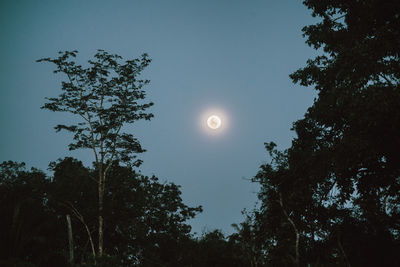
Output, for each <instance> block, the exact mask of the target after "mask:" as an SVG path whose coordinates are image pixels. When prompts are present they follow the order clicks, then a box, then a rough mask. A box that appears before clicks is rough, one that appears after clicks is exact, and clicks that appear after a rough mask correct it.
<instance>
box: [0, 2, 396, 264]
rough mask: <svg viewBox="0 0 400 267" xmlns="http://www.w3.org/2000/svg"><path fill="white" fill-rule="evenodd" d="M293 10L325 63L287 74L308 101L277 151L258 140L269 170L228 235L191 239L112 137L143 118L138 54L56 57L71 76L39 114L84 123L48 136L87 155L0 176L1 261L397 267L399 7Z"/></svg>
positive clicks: (171, 191) (126, 148)
mask: <svg viewBox="0 0 400 267" xmlns="http://www.w3.org/2000/svg"><path fill="white" fill-rule="evenodd" d="M304 4H305V5H306V6H307V7H308V8H310V9H311V10H312V12H313V16H315V17H318V18H320V21H319V22H318V23H316V24H314V25H310V26H307V27H305V28H304V29H303V32H304V36H305V37H306V38H307V40H306V42H307V44H309V45H310V46H312V47H313V48H315V49H317V50H319V51H321V53H322V54H321V55H320V56H317V57H316V58H314V59H310V60H309V61H307V65H306V66H305V67H304V68H302V69H299V70H298V71H296V72H295V73H293V74H291V75H290V77H291V79H292V80H293V82H295V83H299V84H301V85H303V86H312V87H314V88H315V90H316V91H317V93H318V96H317V98H316V99H315V101H314V103H313V105H312V106H311V107H310V108H309V109H308V110H307V112H306V114H305V115H304V118H302V119H300V120H298V121H296V122H295V123H294V124H293V130H294V131H295V133H296V137H295V138H294V139H293V141H292V145H291V146H290V147H289V148H288V149H286V150H284V151H280V150H278V149H277V148H276V145H275V144H274V143H273V142H267V143H265V147H266V150H267V152H268V153H269V159H270V160H271V161H270V162H269V163H266V164H264V165H262V166H261V167H260V170H259V171H258V173H257V174H256V175H255V176H254V177H253V182H256V183H259V184H260V191H259V192H258V198H259V206H258V208H256V209H254V210H253V211H250V212H249V213H247V214H246V219H245V221H244V222H243V223H241V224H239V225H234V227H235V229H236V232H235V233H234V234H232V235H230V236H224V235H223V234H222V233H221V232H220V231H218V230H215V231H211V232H209V233H205V234H204V235H203V236H201V237H198V238H195V237H193V236H191V235H190V226H189V225H188V224H187V220H188V219H191V218H193V217H194V216H195V215H196V214H198V213H199V212H201V207H188V206H186V205H185V204H183V203H182V199H181V198H180V193H181V192H180V190H179V186H177V185H174V184H165V183H160V182H159V180H158V179H157V178H156V177H146V176H143V175H141V174H140V173H137V172H135V167H137V166H139V165H140V161H138V160H137V159H136V153H140V152H143V151H144V150H143V149H142V148H141V146H140V144H139V142H138V140H136V139H135V138H134V137H133V135H131V134H127V133H122V132H120V129H123V127H122V126H123V125H125V124H130V123H133V122H135V121H137V120H140V119H146V120H148V119H150V118H151V117H152V114H151V113H146V110H147V108H149V107H150V106H151V105H152V103H144V104H139V101H140V100H143V99H144V98H145V93H144V91H143V89H142V87H143V86H144V85H146V84H147V83H148V81H146V80H140V79H138V78H137V76H138V75H139V74H140V72H141V71H142V69H143V68H145V67H146V66H147V65H148V64H149V63H150V60H149V59H148V57H147V55H143V56H142V58H140V59H134V60H128V61H125V62H123V63H121V62H120V59H121V57H119V56H117V55H110V54H108V53H107V52H105V51H102V50H99V51H98V53H97V54H96V55H95V59H93V60H91V61H89V67H87V68H84V67H82V66H81V65H77V64H75V62H74V61H73V60H72V58H74V57H76V51H72V52H68V51H67V52H61V53H60V55H59V57H58V58H54V59H50V58H46V59H42V60H41V61H45V62H50V63H53V64H55V66H56V70H55V72H56V73H57V72H60V73H64V74H66V77H68V80H67V81H66V82H63V83H62V86H61V89H62V94H60V96H59V97H58V98H50V99H49V102H48V103H46V104H45V105H44V106H43V108H45V109H49V110H51V111H63V112H70V113H72V114H75V115H77V116H78V117H80V118H81V119H82V120H81V122H79V123H77V124H74V125H58V126H56V129H57V130H67V131H70V132H72V133H73V134H74V141H73V143H71V145H70V149H78V148H88V149H92V150H93V152H94V157H95V162H94V167H93V168H88V167H85V166H83V165H82V163H81V162H80V161H78V160H76V159H72V158H65V159H63V160H59V161H58V162H55V163H52V164H51V165H50V168H51V170H52V172H53V174H52V175H51V176H49V177H46V175H45V174H44V173H43V172H41V171H39V170H37V169H32V170H30V171H27V170H25V169H24V168H23V165H21V164H18V163H15V162H4V163H3V164H2V165H1V169H0V171H1V172H0V190H1V194H0V198H1V202H0V205H1V207H0V208H1V214H2V218H3V219H2V220H1V221H0V223H1V235H2V236H1V239H0V240H1V241H0V242H1V248H0V253H1V259H2V262H1V263H2V264H3V265H6V266H30V265H29V264H31V266H68V265H75V266H92V265H96V266H252V267H255V266H400V254H399V251H400V157H399V156H398V153H399V151H400V2H399V1H398V0H385V1H381V0H364V1H360V0H335V1H332V0H306V1H304ZM104 103H107V104H104ZM255 172H256V171H255ZM69 222H70V223H69Z"/></svg>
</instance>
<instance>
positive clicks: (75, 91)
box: [38, 50, 153, 257]
mask: <svg viewBox="0 0 400 267" xmlns="http://www.w3.org/2000/svg"><path fill="white" fill-rule="evenodd" d="M76 54H77V51H71V52H70V51H66V52H60V56H59V57H58V58H54V59H51V58H43V59H40V60H38V62H43V61H44V62H51V63H53V64H55V65H56V70H55V71H54V72H55V73H60V72H61V73H64V74H65V76H66V78H67V81H63V82H62V84H61V91H62V93H61V94H60V95H59V96H58V97H55V98H48V102H47V103H46V104H45V105H44V106H43V107H42V108H44V109H48V110H51V111H60V112H68V113H72V114H74V115H76V116H77V117H78V118H79V119H80V122H78V123H76V124H71V125H57V126H56V127H55V129H56V130H57V131H60V130H67V131H69V132H72V133H73V140H74V141H73V142H72V143H71V144H70V145H69V149H70V150H74V149H79V148H87V149H91V150H93V153H94V157H95V164H96V170H97V171H98V175H97V185H96V186H97V191H98V238H97V239H98V247H97V256H99V257H101V256H102V255H103V242H104V241H103V239H104V238H103V236H104V233H103V230H104V213H103V208H104V194H105V185H106V180H107V173H108V171H109V169H110V167H111V164H112V162H113V160H119V161H120V162H124V163H127V164H130V165H133V166H138V165H139V164H140V160H136V161H133V159H135V157H136V156H135V154H136V153H140V152H143V151H144V150H143V149H142V147H141V146H140V144H139V142H138V140H137V139H136V138H134V136H133V135H132V134H130V133H126V132H124V128H123V127H124V126H125V125H127V124H132V123H134V122H135V121H137V120H141V119H146V120H149V119H150V118H151V117H153V115H152V114H151V113H147V112H146V110H147V109H148V108H149V107H150V106H152V105H153V103H151V102H150V103H140V101H141V100H143V99H144V98H145V92H144V90H143V89H142V87H143V86H144V85H146V84H147V83H148V82H149V81H148V80H140V79H138V75H139V74H140V73H141V71H142V70H143V69H144V68H145V67H147V66H148V64H149V63H150V61H151V60H150V59H149V58H148V56H147V55H146V54H143V55H142V57H141V58H140V59H133V60H127V61H125V62H123V63H120V60H121V57H120V56H118V55H112V54H109V53H107V52H105V51H103V50H98V52H97V53H96V54H95V56H94V59H93V60H89V61H88V63H89V66H88V67H87V68H84V67H82V66H81V65H77V64H76V63H75V62H74V61H73V60H71V58H74V57H76Z"/></svg>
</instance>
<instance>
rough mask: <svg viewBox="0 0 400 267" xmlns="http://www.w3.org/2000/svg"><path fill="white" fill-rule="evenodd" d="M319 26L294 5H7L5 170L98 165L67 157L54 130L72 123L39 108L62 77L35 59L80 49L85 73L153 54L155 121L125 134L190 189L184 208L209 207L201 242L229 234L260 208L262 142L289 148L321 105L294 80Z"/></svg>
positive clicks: (1, 33) (1, 29) (0, 102)
mask: <svg viewBox="0 0 400 267" xmlns="http://www.w3.org/2000/svg"><path fill="white" fill-rule="evenodd" d="M313 21H314V19H313V18H312V17H311V15H310V12H309V11H308V10H307V9H306V8H305V7H304V6H302V4H301V1H289V0H287V1H277V0H276V1H267V0H264V1H261V0H260V1H257V0H254V1H244V0H242V1H232V0H229V1H228V0H226V1H222V0H219V1H217V0H210V1H205V0H201V1H200V0H198V1H190V0H181V1H172V0H164V1H162V0H159V1H151V0H150V1H149V0H146V1H144V0H142V1H138V0H137V1H133V0H130V1H54V0H51V1H15V0H12V1H11V0H2V1H0V48H1V49H0V59H1V60H0V123H1V131H0V161H3V160H15V161H24V162H26V163H27V165H28V166H35V167H39V168H41V169H43V170H45V169H46V168H47V165H48V163H49V162H50V161H54V160H56V159H57V158H60V157H64V156H73V157H76V158H78V159H80V160H82V161H83V162H85V164H87V165H89V164H90V163H91V162H92V160H93V157H92V154H90V153H89V151H80V152H69V151H68V149H67V144H68V143H69V140H70V139H71V136H70V135H68V134H64V133H55V131H54V130H53V126H54V125H55V124H57V123H60V122H68V121H70V120H71V119H73V118H72V117H71V116H70V115H68V114H64V113H51V112H49V111H45V110H41V109H40V106H41V105H42V104H43V103H44V98H45V97H46V96H56V95H58V93H59V92H60V81H61V80H62V78H63V77H62V76H56V75H54V74H52V66H50V65H46V64H39V63H35V60H36V59H39V58H41V57H54V56H56V55H57V51H59V50H73V49H76V50H78V51H80V53H79V56H78V59H77V60H78V61H80V60H81V61H82V62H83V61H85V60H87V59H88V58H89V57H91V56H92V55H93V54H94V53H95V51H96V49H98V48H100V49H104V50H106V51H108V52H111V53H117V54H120V55H121V56H123V57H124V58H127V59H131V58H135V57H138V56H139V55H140V54H142V53H144V52H147V53H148V54H149V55H150V57H151V58H152V59H153V62H152V63H151V65H150V66H149V67H148V69H147V70H146V71H145V72H144V74H143V77H144V78H148V79H150V80H151V84H150V85H149V86H148V87H147V90H148V99H149V100H151V101H153V102H154V103H155V106H154V108H153V109H152V112H153V113H154V114H155V118H154V119H153V120H152V121H151V122H139V123H137V124H134V125H133V126H130V127H128V128H127V130H128V131H132V132H133V133H134V134H136V135H137V137H138V138H139V140H141V142H142V145H143V146H144V148H146V149H147V152H146V153H145V154H143V155H142V156H141V158H142V159H143V160H144V164H143V165H142V166H141V171H142V173H144V174H146V175H151V174H155V175H157V176H158V177H160V178H161V180H168V181H172V182H175V183H177V184H180V185H182V191H183V199H184V201H185V202H186V203H187V204H189V205H202V206H203V207H204V212H203V213H202V214H201V215H199V216H198V217H197V218H196V219H195V220H193V221H191V224H192V226H193V231H195V232H201V231H203V230H205V229H210V230H211V229H214V228H219V229H222V230H223V232H225V233H231V232H232V230H233V229H232V228H231V226H230V225H231V224H232V223H239V222H241V221H242V219H243V217H242V215H241V210H242V209H244V208H250V209H251V208H252V207H253V206H254V204H255V201H256V194H255V192H256V191H257V186H256V185H254V184H251V183H250V182H249V181H248V180H246V179H249V178H251V177H253V176H254V175H255V174H256V173H257V171H258V167H259V166H260V165H261V164H262V163H263V162H266V161H268V160H269V159H268V157H267V153H266V152H265V149H264V145H263V143H264V142H266V141H275V142H276V143H277V144H278V146H279V148H282V149H283V148H287V147H288V146H289V145H290V142H291V138H292V137H293V132H291V131H290V128H291V126H292V122H293V121H295V120H297V119H299V118H301V117H302V115H303V114H304V112H305V111H306V109H307V107H308V106H310V105H311V104H312V101H313V98H314V92H313V91H312V90H311V89H309V88H300V87H299V86H297V85H294V84H292V82H291V80H290V79H289V77H288V75H289V74H290V73H291V72H293V71H295V70H296V69H298V68H300V67H302V66H304V65H305V61H306V60H307V59H308V58H310V57H312V56H313V55H314V51H313V50H312V49H311V48H309V47H308V46H307V45H306V44H305V43H304V39H303V38H302V36H301V28H302V27H303V26H305V25H308V24H311V23H313ZM211 110H218V111H220V112H221V113H223V114H224V116H225V118H226V120H225V125H226V126H227V127H226V128H225V129H224V130H223V131H221V132H220V133H219V134H213V135H212V134H210V133H209V132H207V131H205V129H204V127H203V126H204V123H205V121H204V120H203V117H204V116H205V114H206V113H207V112H210V111H211ZM227 120H229V125H228V124H227V123H226V122H227Z"/></svg>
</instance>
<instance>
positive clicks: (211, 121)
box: [207, 115, 221, 130]
mask: <svg viewBox="0 0 400 267" xmlns="http://www.w3.org/2000/svg"><path fill="white" fill-rule="evenodd" d="M207 126H208V127H210V128H211V129H213V130H216V129H218V128H219V127H221V119H220V118H219V117H218V116H217V115H212V116H210V117H208V119H207Z"/></svg>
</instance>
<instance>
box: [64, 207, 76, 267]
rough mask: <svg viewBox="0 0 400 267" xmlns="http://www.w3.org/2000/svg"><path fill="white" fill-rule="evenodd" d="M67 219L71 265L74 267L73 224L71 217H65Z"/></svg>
mask: <svg viewBox="0 0 400 267" xmlns="http://www.w3.org/2000/svg"><path fill="white" fill-rule="evenodd" d="M65 216H66V219H67V230H68V247H69V264H70V265H71V266H73V265H74V240H73V239H72V224H71V216H70V215H69V214H67V215H65Z"/></svg>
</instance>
